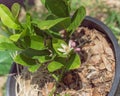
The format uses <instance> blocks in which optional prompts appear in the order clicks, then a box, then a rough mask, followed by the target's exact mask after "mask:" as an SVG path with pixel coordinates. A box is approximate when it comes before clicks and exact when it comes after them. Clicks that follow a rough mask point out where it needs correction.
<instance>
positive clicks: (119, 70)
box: [6, 16, 120, 96]
mask: <svg viewBox="0 0 120 96" xmlns="http://www.w3.org/2000/svg"><path fill="white" fill-rule="evenodd" d="M81 26H85V27H88V28H90V29H93V28H94V29H97V30H98V31H100V32H102V33H104V34H106V35H107V37H108V39H109V40H110V42H111V43H112V45H113V49H114V53H115V60H116V65H115V66H116V67H115V77H114V81H113V84H112V88H111V90H110V92H109V94H108V96H120V48H119V45H118V42H117V40H116V38H115V36H114V35H113V33H112V32H111V30H110V29H109V28H108V27H107V26H106V25H105V24H103V23H102V22H100V21H99V20H96V19H94V18H92V17H89V16H87V17H86V18H85V19H84V21H83V22H82V24H81ZM16 72H17V70H16V65H15V64H13V66H12V68H11V73H16ZM15 82H16V81H15V79H14V78H13V76H10V77H8V80H7V88H6V92H7V94H6V96H16V95H15Z"/></svg>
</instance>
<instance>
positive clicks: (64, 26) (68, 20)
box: [50, 17, 71, 32]
mask: <svg viewBox="0 0 120 96" xmlns="http://www.w3.org/2000/svg"><path fill="white" fill-rule="evenodd" d="M70 23H71V18H70V17H68V18H66V19H65V20H64V21H61V22H59V23H58V24H56V25H55V26H53V27H52V28H51V29H50V30H52V31H55V32H59V31H61V30H63V29H67V27H68V26H69V25H70Z"/></svg>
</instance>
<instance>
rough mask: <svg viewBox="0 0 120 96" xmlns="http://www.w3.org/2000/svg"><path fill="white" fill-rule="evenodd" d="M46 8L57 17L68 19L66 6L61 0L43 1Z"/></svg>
mask: <svg viewBox="0 0 120 96" xmlns="http://www.w3.org/2000/svg"><path fill="white" fill-rule="evenodd" d="M44 3H45V6H46V8H47V9H48V10H49V11H50V12H51V13H53V14H54V15H56V16H58V17H69V9H68V5H66V3H65V2H64V1H63V0H45V1H44Z"/></svg>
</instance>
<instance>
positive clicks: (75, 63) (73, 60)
mask: <svg viewBox="0 0 120 96" xmlns="http://www.w3.org/2000/svg"><path fill="white" fill-rule="evenodd" d="M66 63H68V64H67V67H66V70H72V69H76V68H79V67H80V64H81V61H80V56H79V55H78V54H72V55H71V56H70V58H69V60H68V62H66Z"/></svg>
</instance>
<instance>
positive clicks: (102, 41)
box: [16, 27, 115, 96]
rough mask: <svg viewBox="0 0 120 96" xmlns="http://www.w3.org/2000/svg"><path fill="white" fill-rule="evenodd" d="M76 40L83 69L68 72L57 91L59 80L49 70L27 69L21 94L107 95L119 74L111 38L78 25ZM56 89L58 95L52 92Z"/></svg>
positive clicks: (18, 78) (61, 95) (39, 95)
mask: <svg viewBox="0 0 120 96" xmlns="http://www.w3.org/2000/svg"><path fill="white" fill-rule="evenodd" d="M72 39H73V40H75V41H76V43H78V47H80V48H81V51H80V53H79V54H80V57H81V65H80V68H78V69H76V70H72V71H70V72H67V73H66V74H65V75H64V77H63V79H62V81H61V82H60V83H59V84H57V87H56V91H55V84H56V82H55V80H54V79H53V77H52V76H51V75H50V74H49V73H48V71H47V70H46V69H44V68H40V69H39V70H38V71H37V72H35V73H30V72H28V71H27V69H26V68H25V69H24V70H23V71H22V73H21V74H20V75H18V76H17V77H16V80H17V83H18V85H19V92H18V93H17V94H18V96H107V94H108V93H109V91H110V88H111V86H112V82H113V79H114V73H115V57H114V50H113V46H112V44H111V42H110V40H109V39H108V38H107V37H106V35H105V34H103V33H101V32H98V31H97V30H95V29H88V28H84V27H80V28H78V30H77V31H76V33H75V34H74V35H73V37H72ZM54 91H55V92H54ZM53 92H54V95H50V94H52V93H53ZM58 94H59V95H58Z"/></svg>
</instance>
